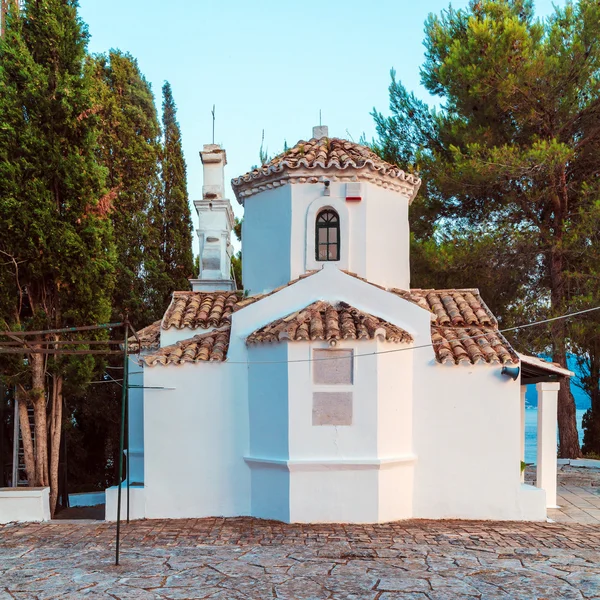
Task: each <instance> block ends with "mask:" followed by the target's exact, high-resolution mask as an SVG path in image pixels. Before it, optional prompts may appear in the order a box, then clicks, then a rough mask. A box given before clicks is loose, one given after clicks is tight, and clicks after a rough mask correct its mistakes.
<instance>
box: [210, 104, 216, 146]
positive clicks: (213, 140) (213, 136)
mask: <svg viewBox="0 0 600 600" xmlns="http://www.w3.org/2000/svg"><path fill="white" fill-rule="evenodd" d="M210 112H211V114H212V119H213V135H212V143H213V144H214V143H215V105H214V104H213V107H212V110H211V111H210Z"/></svg>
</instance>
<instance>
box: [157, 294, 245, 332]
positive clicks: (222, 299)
mask: <svg viewBox="0 0 600 600" xmlns="http://www.w3.org/2000/svg"><path fill="white" fill-rule="evenodd" d="M240 300H241V296H240V293H239V292H174V294H173V298H172V299H171V304H170V305H169V308H167V312H166V313H165V315H164V317H163V320H162V323H161V327H162V328H163V329H170V328H171V327H175V328H176V329H183V328H184V327H189V328H190V329H198V328H203V329H208V328H209V327H222V326H223V325H226V324H228V323H229V322H230V320H231V313H232V312H233V311H234V310H235V306H236V304H237V303H238V302H240Z"/></svg>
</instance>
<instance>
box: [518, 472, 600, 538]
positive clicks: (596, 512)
mask: <svg viewBox="0 0 600 600" xmlns="http://www.w3.org/2000/svg"><path fill="white" fill-rule="evenodd" d="M572 462H577V463H585V462H587V463H590V464H594V463H596V464H599V462H598V461H572ZM525 481H527V482H528V483H534V482H535V468H534V467H527V469H526V471H525ZM556 500H557V504H558V506H559V508H558V509H549V510H548V517H549V518H550V519H552V520H553V521H556V522H557V523H584V524H589V525H594V524H595V525H599V526H600V468H594V467H587V468H582V467H574V466H572V465H570V464H559V466H558V489H557V499H556Z"/></svg>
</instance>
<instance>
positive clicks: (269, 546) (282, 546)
mask: <svg viewBox="0 0 600 600" xmlns="http://www.w3.org/2000/svg"><path fill="white" fill-rule="evenodd" d="M114 534H115V525H114V524H110V523H98V522H74V521H63V522H56V521H55V522H51V523H46V524H26V525H10V526H5V527H0V600H4V599H5V598H6V599H8V598H11V599H14V598H19V599H24V598H27V599H29V598H39V599H40V600H41V599H50V598H61V599H75V598H116V599H130V598H140V599H143V600H145V599H151V598H165V599H166V598H172V599H181V598H211V599H213V600H217V599H218V600H238V599H248V598H253V599H254V598H256V599H263V598H281V599H288V600H304V599H333V600H341V599H344V600H351V599H352V600H362V599H364V600H367V599H368V600H391V599H395V598H409V599H415V600H416V599H419V600H428V599H430V600H445V599H452V598H482V599H487V598H489V599H496V598H505V599H508V598H510V599H515V598H517V599H529V598H532V599H533V598H535V599H542V598H543V599H547V600H555V599H563V598H569V599H570V598H579V599H582V598H586V599H591V598H600V527H598V526H595V525H583V524H559V523H496V522H469V521H402V522H397V523H389V524H385V525H362V526H361V525H351V526H350V525H306V526H303V525H285V524H282V523H277V522H272V521H259V520H256V519H250V518H239V519H192V520H178V521H137V522H132V523H131V524H129V525H127V524H124V525H123V542H122V559H121V565H120V566H118V567H115V566H114Z"/></svg>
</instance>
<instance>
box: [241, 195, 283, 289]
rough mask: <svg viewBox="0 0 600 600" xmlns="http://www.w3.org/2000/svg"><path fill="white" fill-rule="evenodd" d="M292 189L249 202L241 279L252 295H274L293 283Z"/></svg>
mask: <svg viewBox="0 0 600 600" xmlns="http://www.w3.org/2000/svg"><path fill="white" fill-rule="evenodd" d="M291 219H292V208H291V186H290V185H285V186H282V187H280V188H276V189H272V190H266V191H264V192H262V193H260V194H257V195H256V196H252V197H250V198H247V199H246V203H245V206H244V224H243V226H242V227H243V233H242V239H243V243H242V249H243V253H244V260H243V264H242V277H243V280H244V287H245V289H246V290H249V292H250V294H252V295H256V294H261V293H262V292H265V291H271V290H273V289H275V288H276V287H279V286H280V285H284V284H286V283H287V282H288V281H290V279H291V277H290V229H291Z"/></svg>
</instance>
